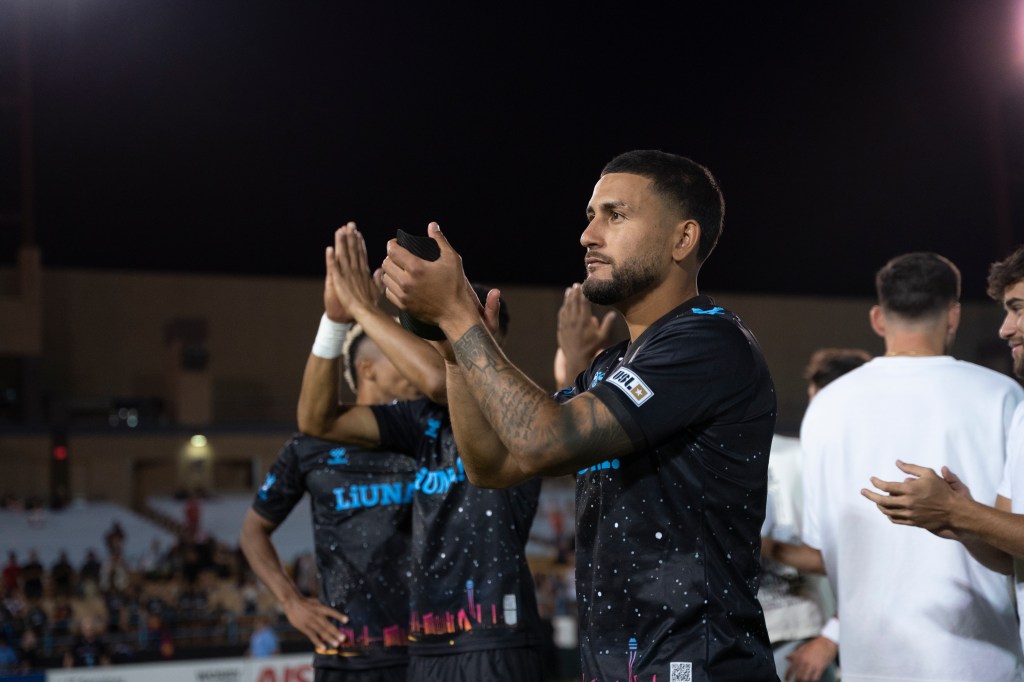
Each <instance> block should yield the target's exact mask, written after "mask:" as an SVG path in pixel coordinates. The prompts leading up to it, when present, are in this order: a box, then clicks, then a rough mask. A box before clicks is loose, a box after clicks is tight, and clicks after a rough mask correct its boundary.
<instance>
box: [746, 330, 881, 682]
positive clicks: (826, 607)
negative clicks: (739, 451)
mask: <svg viewBox="0 0 1024 682" xmlns="http://www.w3.org/2000/svg"><path fill="white" fill-rule="evenodd" d="M870 359H871V356H870V355H869V354H868V353H867V352H866V351H863V350H860V349H856V348H823V349H821V350H818V351H815V353H814V354H813V355H811V360H810V363H809V364H808V365H807V369H806V370H805V371H804V378H805V379H806V380H807V395H808V397H809V398H810V399H811V400H813V399H814V396H815V395H817V394H818V392H819V391H821V389H823V388H824V387H825V386H827V385H828V384H830V383H831V382H832V381H834V380H835V379H838V378H839V377H841V376H842V375H844V374H846V373H847V372H849V371H851V370H854V369H856V368H857V367H860V366H861V365H863V364H864V363H865V362H867V361H868V360H870ZM766 506H767V512H766V514H765V522H764V526H763V527H762V529H761V535H762V536H763V537H762V541H761V553H762V557H763V558H764V562H763V563H762V573H761V589H760V590H759V591H758V600H759V601H760V602H761V606H762V608H764V619H765V624H766V625H767V626H768V637H769V639H770V640H771V642H772V650H773V652H774V654H775V668H776V671H777V672H778V674H779V677H781V678H782V679H784V680H789V679H791V678H792V679H796V680H799V681H801V682H804V681H806V682H819V680H820V681H822V682H831V681H832V680H834V679H835V665H834V664H835V660H836V655H837V653H838V650H839V649H838V647H839V633H838V630H837V628H838V625H839V621H838V620H837V619H834V618H833V619H831V620H829V621H828V622H827V624H826V619H827V618H828V617H829V616H831V615H832V613H831V609H832V607H833V606H834V604H833V603H832V602H834V598H833V597H832V595H831V590H829V588H828V585H827V583H825V582H824V579H823V578H821V577H820V576H817V575H808V574H807V573H804V572H800V571H797V570H796V569H795V568H793V567H791V566H788V565H785V564H782V563H780V562H778V561H776V560H773V559H772V555H773V554H774V553H775V552H774V550H776V548H781V547H782V544H781V543H790V544H800V543H801V539H800V538H801V533H800V526H801V518H800V517H801V514H802V506H803V487H802V484H801V480H800V441H799V440H798V439H796V438H787V437H785V436H779V435H776V436H775V437H774V438H773V439H772V449H771V456H770V459H769V460H768V502H767V505H766ZM777 543H779V544H777ZM823 625H825V628H824V629H823V628H822V626H823Z"/></svg>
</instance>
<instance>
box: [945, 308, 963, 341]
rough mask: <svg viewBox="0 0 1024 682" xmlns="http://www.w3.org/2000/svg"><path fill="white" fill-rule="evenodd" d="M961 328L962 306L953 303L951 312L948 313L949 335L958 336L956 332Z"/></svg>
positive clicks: (947, 326) (947, 325) (947, 327)
mask: <svg viewBox="0 0 1024 682" xmlns="http://www.w3.org/2000/svg"><path fill="white" fill-rule="evenodd" d="M959 328H960V304H959V303H951V304H950V305H949V310H947V311H946V332H947V333H948V334H956V330H957V329H959Z"/></svg>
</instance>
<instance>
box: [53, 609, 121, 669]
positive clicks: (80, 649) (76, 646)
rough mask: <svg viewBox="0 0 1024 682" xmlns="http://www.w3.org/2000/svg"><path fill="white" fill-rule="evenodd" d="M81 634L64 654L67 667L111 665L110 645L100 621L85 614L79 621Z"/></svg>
mask: <svg viewBox="0 0 1024 682" xmlns="http://www.w3.org/2000/svg"><path fill="white" fill-rule="evenodd" d="M78 630H79V634H78V636H77V637H75V640H74V642H73V643H72V645H71V648H70V649H69V650H68V651H67V652H66V653H65V654H64V667H65V668H94V667H96V666H101V665H110V646H109V645H108V644H107V642H106V641H105V640H104V638H103V635H102V632H101V631H100V626H99V622H98V621H97V620H96V618H94V617H92V616H85V617H83V618H81V619H80V620H79V622H78Z"/></svg>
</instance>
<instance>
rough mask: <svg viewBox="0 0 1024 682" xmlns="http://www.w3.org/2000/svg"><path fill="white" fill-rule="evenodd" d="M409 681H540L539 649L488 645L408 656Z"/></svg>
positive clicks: (541, 672)
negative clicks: (436, 654) (428, 654)
mask: <svg viewBox="0 0 1024 682" xmlns="http://www.w3.org/2000/svg"><path fill="white" fill-rule="evenodd" d="M409 680H410V682H485V681H487V682H489V681H490V680H494V681H495V682H506V681H508V682H544V662H543V659H542V658H541V653H540V650H539V649H536V648H530V647H523V648H519V649H488V650H486V651H465V652H462V653H459V654H446V655H444V656H410V657H409Z"/></svg>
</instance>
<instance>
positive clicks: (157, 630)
mask: <svg viewBox="0 0 1024 682" xmlns="http://www.w3.org/2000/svg"><path fill="white" fill-rule="evenodd" d="M96 539H97V540H99V538H96ZM125 539H126V537H125V532H124V529H123V528H122V526H121V524H120V523H118V522H117V521H115V522H113V523H112V524H111V525H110V527H109V528H108V529H107V530H106V532H105V533H103V537H102V540H103V545H104V551H103V552H102V553H100V552H97V551H95V550H89V551H87V552H86V555H85V557H84V559H83V560H82V561H81V562H79V563H73V562H72V561H71V560H70V559H69V557H68V553H67V552H65V551H62V552H60V554H59V555H58V557H57V559H56V560H55V561H53V562H52V563H50V564H49V565H47V564H44V563H43V562H42V561H41V560H40V557H39V553H38V552H36V551H35V550H30V551H29V552H28V553H27V555H24V556H19V555H18V553H17V552H15V551H9V552H8V553H7V557H6V562H5V563H4V566H3V570H2V581H0V672H15V671H19V672H26V671H31V670H36V669H44V668H52V667H57V666H61V665H75V666H81V665H95V664H100V663H104V662H112V663H117V662H128V661H146V660H157V659H169V658H175V657H178V656H179V655H182V654H184V655H202V654H201V652H198V653H197V652H195V651H191V652H190V651H189V650H190V649H211V650H217V651H221V652H228V651H231V650H232V649H234V650H237V652H238V653H241V652H242V651H244V649H245V647H246V646H247V642H248V640H247V637H248V635H249V633H250V632H251V630H252V626H253V622H254V620H255V618H256V616H257V615H258V614H260V613H265V612H273V611H274V605H273V600H272V599H271V598H270V597H269V595H268V594H267V593H266V591H265V590H263V589H262V588H261V587H260V586H259V585H258V584H257V583H256V581H255V579H254V578H253V576H252V574H251V572H250V571H249V570H248V568H247V565H246V563H245V560H244V558H243V557H242V555H241V553H240V552H238V551H237V549H235V548H233V547H231V546H229V545H228V544H224V543H222V542H218V541H216V540H215V539H214V538H213V537H211V536H208V535H204V534H202V533H199V534H195V533H192V532H191V531H189V530H183V531H182V533H181V534H180V535H179V537H178V539H177V541H176V542H175V543H174V544H173V545H172V546H170V547H168V548H166V549H164V548H163V547H162V546H161V543H160V541H159V540H158V539H154V540H153V541H152V542H151V544H150V546H149V548H148V549H147V550H146V551H145V552H142V553H140V554H138V555H137V556H134V557H132V558H131V559H130V560H129V558H127V556H126V554H125V552H124V545H125Z"/></svg>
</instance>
